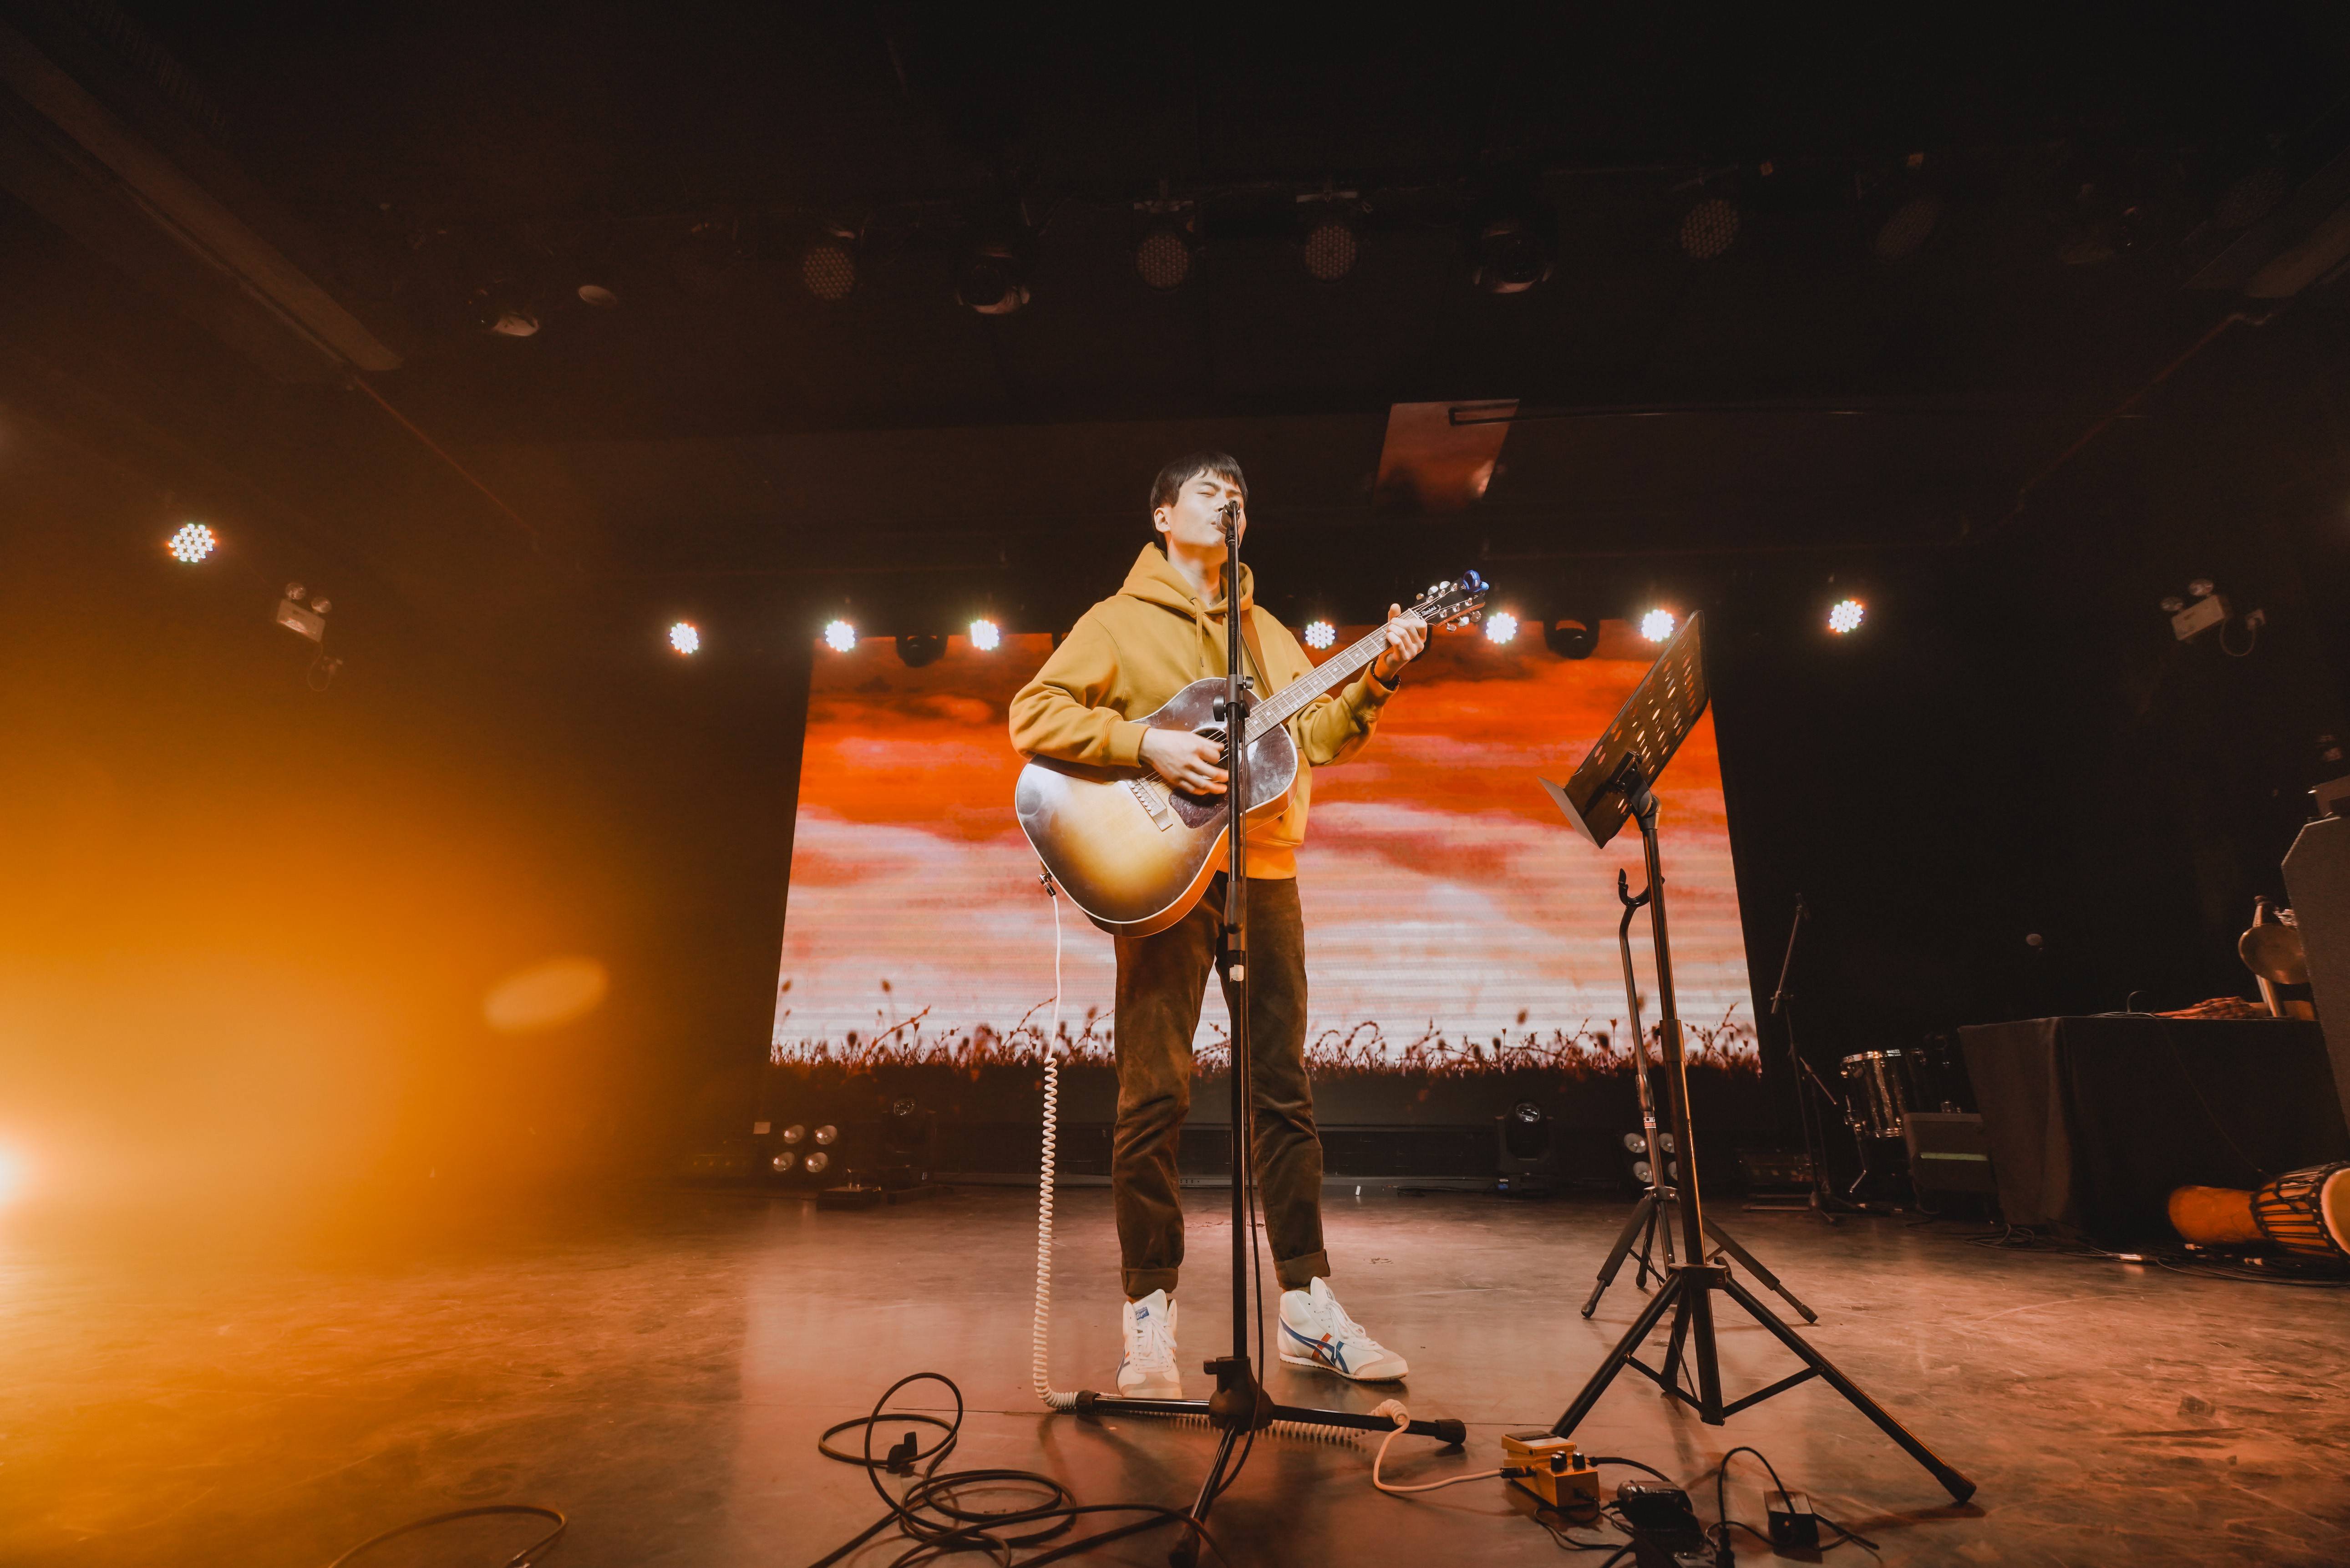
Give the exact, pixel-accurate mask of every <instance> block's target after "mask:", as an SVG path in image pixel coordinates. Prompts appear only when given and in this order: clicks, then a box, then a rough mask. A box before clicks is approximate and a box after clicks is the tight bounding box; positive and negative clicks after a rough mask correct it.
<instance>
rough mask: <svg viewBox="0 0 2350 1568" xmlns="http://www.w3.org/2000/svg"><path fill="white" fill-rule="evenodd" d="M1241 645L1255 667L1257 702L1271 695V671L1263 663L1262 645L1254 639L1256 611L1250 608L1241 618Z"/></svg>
mask: <svg viewBox="0 0 2350 1568" xmlns="http://www.w3.org/2000/svg"><path fill="white" fill-rule="evenodd" d="M1241 645H1242V646H1243V648H1245V649H1248V657H1249V663H1251V664H1252V665H1253V666H1255V671H1254V673H1255V675H1256V694H1257V697H1258V700H1259V701H1262V700H1263V699H1264V698H1267V697H1270V696H1272V695H1273V669H1272V667H1271V666H1270V665H1268V664H1266V663H1265V661H1264V645H1263V643H1261V642H1259V641H1257V639H1256V609H1255V607H1253V606H1252V607H1250V609H1249V612H1248V614H1246V615H1244V616H1243V617H1241Z"/></svg>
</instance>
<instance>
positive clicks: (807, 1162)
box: [800, 1128, 832, 1176]
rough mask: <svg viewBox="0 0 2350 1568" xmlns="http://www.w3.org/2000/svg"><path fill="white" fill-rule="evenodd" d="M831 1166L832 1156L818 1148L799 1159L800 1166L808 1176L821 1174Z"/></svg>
mask: <svg viewBox="0 0 2350 1568" xmlns="http://www.w3.org/2000/svg"><path fill="white" fill-rule="evenodd" d="M826 1130H827V1131H829V1130H830V1129H829V1128H827V1129H826ZM831 1167H832V1156H830V1155H828V1154H827V1153H826V1152H825V1151H824V1150H822V1149H820V1148H819V1149H816V1150H814V1151H812V1152H811V1153H810V1154H809V1155H808V1157H807V1158H806V1159H804V1160H802V1161H800V1168H802V1169H804V1170H806V1172H807V1173H808V1174H809V1175H810V1176H822V1175H823V1174H824V1173H825V1172H826V1171H827V1170H828V1169H830V1168H831Z"/></svg>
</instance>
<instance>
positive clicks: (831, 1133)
mask: <svg viewBox="0 0 2350 1568" xmlns="http://www.w3.org/2000/svg"><path fill="white" fill-rule="evenodd" d="M814 1137H815V1138H816V1147H819V1148H828V1147H831V1146H832V1144H833V1143H834V1141H835V1140H836V1139H837V1138H838V1137H840V1129H839V1128H838V1127H835V1126H833V1125H832V1124H831V1123H830V1122H827V1123H825V1124H824V1126H822V1127H818V1128H816V1132H815V1134H814Z"/></svg>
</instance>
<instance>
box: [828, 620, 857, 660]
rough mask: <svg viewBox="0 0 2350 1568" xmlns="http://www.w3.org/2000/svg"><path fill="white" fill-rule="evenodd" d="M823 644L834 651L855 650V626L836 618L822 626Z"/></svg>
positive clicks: (846, 651)
mask: <svg viewBox="0 0 2350 1568" xmlns="http://www.w3.org/2000/svg"><path fill="white" fill-rule="evenodd" d="M824 645H825V646H826V647H827V648H828V649H832V650H833V652H835V653H854V652H856V651H857V628H855V627H853V626H851V625H849V624H848V623H847V621H845V620H836V621H833V622H832V623H830V624H829V625H827V627H826V628H824Z"/></svg>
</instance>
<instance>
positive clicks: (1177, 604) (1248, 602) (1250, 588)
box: [1118, 545, 1256, 675]
mask: <svg viewBox="0 0 2350 1568" xmlns="http://www.w3.org/2000/svg"><path fill="white" fill-rule="evenodd" d="M1118 597H1121V598H1131V599H1140V600H1141V601H1142V602H1143V603H1144V604H1147V605H1156V606H1158V607H1159V608H1160V609H1163V610H1166V611H1169V612H1170V613H1171V614H1174V615H1180V616H1181V617H1183V618H1185V619H1187V620H1189V621H1190V622H1191V627H1192V630H1193V632H1194V633H1195V634H1196V638H1197V641H1198V644H1199V649H1198V658H1197V659H1196V661H1195V664H1194V668H1196V669H1197V670H1198V671H1199V672H1200V673H1201V675H1206V674H1209V673H1211V670H1214V669H1215V668H1216V667H1217V666H1219V665H1221V664H1222V660H1221V659H1211V649H1212V648H1215V647H1221V646H1222V637H1223V624H1224V601H1223V600H1222V599H1221V598H1219V599H1216V600H1215V601H1214V602H1212V603H1207V604H1203V603H1201V600H1200V598H1199V597H1198V595H1197V594H1196V593H1194V592H1193V590H1192V587H1191V584H1190V583H1187V582H1185V581H1184V580H1183V574H1182V573H1180V572H1179V571H1177V570H1176V569H1175V566H1174V563H1173V562H1171V561H1170V560H1169V559H1168V558H1167V556H1166V553H1165V552H1163V551H1162V550H1160V549H1159V546H1158V545H1144V546H1143V547H1142V554H1140V555H1139V556H1136V557H1135V558H1134V565H1133V566H1131V567H1130V568H1128V571H1127V574H1126V581H1125V582H1124V583H1123V584H1121V585H1119V587H1118ZM1255 605H1256V574H1255V573H1254V572H1253V571H1251V570H1250V569H1249V566H1248V563H1246V562H1245V561H1243V563H1242V564H1241V608H1242V609H1243V611H1247V610H1250V609H1253V608H1254V607H1255ZM1211 623H1212V629H1211Z"/></svg>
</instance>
